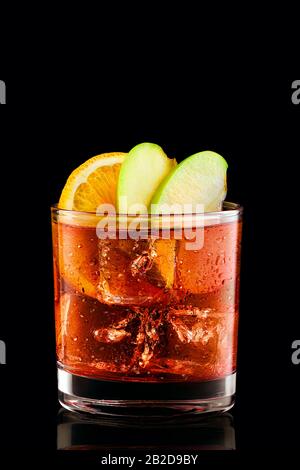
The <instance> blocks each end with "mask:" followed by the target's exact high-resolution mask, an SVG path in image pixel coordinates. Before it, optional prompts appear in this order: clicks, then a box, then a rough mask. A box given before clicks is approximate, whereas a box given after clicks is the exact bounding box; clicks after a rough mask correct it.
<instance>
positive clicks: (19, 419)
mask: <svg viewBox="0 0 300 470" xmlns="http://www.w3.org/2000/svg"><path fill="white" fill-rule="evenodd" d="M2 72H3V71H2V70H1V73H2ZM124 75H125V76H126V79H125V78H124ZM189 76H190V75H189ZM189 76H188V77H187V76H186V77H185V80H184V81H183V80H181V78H180V77H177V79H175V78H174V74H173V73H169V72H168V71H167V70H160V73H159V74H153V76H152V75H147V76H145V74H143V75H141V76H139V75H138V76H137V75H135V76H134V77H131V76H130V75H128V73H127V74H126V71H124V70H123V71H118V73H113V72H111V75H108V76H106V78H105V79H103V77H102V75H101V74H100V72H99V74H97V73H95V70H92V71H90V73H89V74H87V75H86V76H85V77H84V78H83V79H82V78H80V79H79V78H78V76H71V75H70V76H67V75H64V76H62V75H61V76H57V77H56V80H53V77H52V76H49V77H47V76H46V74H43V75H42V76H39V75H34V76H29V75H27V76H26V77H25V76H22V79H20V80H18V79H16V77H14V79H13V78H12V77H9V76H5V75H2V76H0V79H2V80H5V81H6V84H7V105H6V106H1V108H0V126H1V127H0V135H1V137H0V155H1V184H2V191H1V195H2V207H1V214H2V216H1V217H2V218H1V222H2V230H1V233H2V242H1V247H2V253H1V255H2V263H1V266H2V269H3V271H2V275H3V277H2V293H1V294H2V300H3V304H2V308H1V317H0V339H2V340H5V342H6V344H7V365H5V366H2V365H1V366H0V379H1V390H0V393H1V401H0V413H1V434H2V437H1V441H0V448H1V447H2V448H3V449H5V448H6V449H9V448H16V449H19V450H20V451H22V452H27V453H28V452H29V451H30V452H32V454H31V457H32V456H33V455H34V453H35V455H37V454H38V453H39V451H40V450H41V449H44V452H46V451H47V452H49V453H52V455H55V449H56V423H57V412H58V409H59V406H58V403H57V394H56V368H55V345H54V344H55V343H54V319H53V304H52V296H53V291H52V259H51V233H50V212H49V207H50V205H51V204H52V203H54V202H56V201H57V200H58V198H59V194H60V191H61V189H62V187H63V185H64V182H65V180H66V178H67V176H68V175H69V173H70V172H71V171H72V170H73V169H74V168H75V167H76V166H77V165H78V164H80V163H82V162H83V161H84V160H86V159H87V158H89V157H90V156H93V155H96V154H98V153H101V152H107V151H128V150H129V149H130V148H131V147H132V146H134V145H135V144H137V143H139V142H143V141H150V142H155V143H158V144H160V145H161V146H162V147H163V148H164V149H165V151H166V153H168V154H169V155H171V156H174V157H176V158H177V159H178V160H180V159H182V158H185V157H186V156H189V155H190V154H192V153H195V152H197V151H200V150H204V149H211V150H215V151H217V152H219V153H221V154H222V155H224V157H225V158H226V159H227V161H228V164H229V174H228V178H229V181H228V187H229V190H228V197H227V199H228V200H230V201H234V202H240V203H241V204H242V205H243V206H244V207H245V218H244V233H243V256H242V276H241V316H240V330H239V359H238V362H239V364H238V383H237V402H236V405H235V407H234V409H233V410H232V411H231V414H232V415H233V417H234V423H235V434H236V442H237V449H238V450H239V452H238V453H239V454H240V455H243V453H245V455H249V454H250V455H253V454H252V452H254V453H255V452H256V451H257V452H258V451H259V450H261V451H264V452H265V454H266V455H268V456H271V455H274V453H275V452H278V450H282V452H286V455H287V456H288V455H290V452H291V451H292V450H296V448H297V447H296V446H297V445H298V443H299V419H300V401H299V373H300V365H299V366H296V365H293V364H292V362H291V354H292V349H291V344H292V342H293V341H294V340H295V339H299V336H300V330H299V306H298V282H299V281H298V278H299V273H298V263H299V253H298V251H299V250H298V246H299V236H298V234H299V229H298V209H299V202H298V200H299V173H298V169H297V160H298V158H299V152H300V141H299V129H300V126H299V124H300V105H299V106H295V105H293V104H292V101H291V94H292V90H291V84H292V81H293V80H288V79H277V78H272V77H271V76H255V77H252V78H250V77H249V76H248V77H249V78H245V76H243V75H240V76H239V75H238V74H235V75H233V76H232V77H229V76H228V75H226V76H225V75H224V76H223V77H222V76H219V78H218V80H214V79H213V78H212V77H209V76H208V77H206V78H202V77H201V76H200V77H198V76H197V77H194V79H193V80H192V79H190V78H189ZM145 77H146V79H145ZM294 78H297V77H294ZM120 439H122V437H121V438H120ZM116 445H118V443H117V442H116ZM23 455H25V454H23ZM26 455H27V454H26ZM44 455H46V454H45V453H44ZM11 458H15V455H14V454H11Z"/></svg>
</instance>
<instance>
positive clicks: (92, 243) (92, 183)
mask: <svg viewBox="0 0 300 470" xmlns="http://www.w3.org/2000/svg"><path fill="white" fill-rule="evenodd" d="M125 156H126V154H125V153H121V152H113V153H104V154H102V155H97V156H96V157H93V158H90V159H89V160H87V161H86V162H85V163H83V164H82V165H80V166H79V167H78V168H76V170H74V171H73V173H71V175H70V176H69V178H68V180H67V182H66V184H65V187H64V189H63V191H62V194H61V197H60V200H59V204H58V207H59V208H60V209H64V210H74V211H84V212H96V210H97V208H98V207H99V205H100V204H112V205H115V202H116V186H117V182H118V176H119V171H120V167H121V164H122V163H123V161H124V158H125ZM84 217H85V216H84V214H78V216H77V217H76V216H75V215H74V214H70V215H67V216H64V217H61V218H60V221H62V222H64V223H60V224H59V226H58V237H57V245H58V246H57V249H58V263H59V271H60V275H61V277H62V279H64V281H66V282H67V283H68V285H70V286H72V287H73V288H74V289H76V291H78V293H81V294H83V295H88V296H90V297H94V298H96V294H97V292H96V287H97V284H98V277H99V271H98V269H99V268H98V243H97V234H96V224H97V221H98V219H97V217H95V221H93V220H92V215H91V216H89V217H88V218H87V220H85V218H84Z"/></svg>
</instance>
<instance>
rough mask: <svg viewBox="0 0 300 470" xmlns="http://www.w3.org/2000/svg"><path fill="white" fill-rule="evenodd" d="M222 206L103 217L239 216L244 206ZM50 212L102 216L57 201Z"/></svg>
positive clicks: (233, 203)
mask: <svg viewBox="0 0 300 470" xmlns="http://www.w3.org/2000/svg"><path fill="white" fill-rule="evenodd" d="M223 207H224V208H225V210H224V209H223V210H221V211H212V212H181V213H163V214H126V213H119V212H115V213H113V214H109V213H108V214H106V215H105V217H118V218H119V217H120V218H122V217H126V218H137V217H139V218H143V219H150V218H164V217H191V216H193V217H197V216H199V217H205V218H206V217H207V218H210V217H213V218H215V217H225V218H226V217H234V216H240V215H242V214H243V212H244V208H243V206H242V205H241V204H238V203H235V202H230V201H224V202H223ZM50 209H51V212H58V213H59V212H61V213H65V214H70V215H71V214H73V215H78V216H80V215H83V216H85V217H88V216H90V217H95V216H96V217H103V215H102V214H97V212H95V211H78V210H73V209H62V208H60V207H59V206H58V203H56V204H52V205H51V207H50Z"/></svg>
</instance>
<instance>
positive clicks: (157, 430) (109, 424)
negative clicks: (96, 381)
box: [57, 409, 236, 453]
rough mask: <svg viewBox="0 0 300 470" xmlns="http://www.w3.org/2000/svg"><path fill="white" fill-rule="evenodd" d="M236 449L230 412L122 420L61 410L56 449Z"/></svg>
mask: <svg viewBox="0 0 300 470" xmlns="http://www.w3.org/2000/svg"><path fill="white" fill-rule="evenodd" d="M235 448H236V440H235V429H234V422H233V417H232V415H231V414H230V413H225V414H217V415H214V416H209V417H201V418H199V417H194V416H192V415H186V416H184V417H181V418H160V419H145V418H139V417H137V418H134V420H133V419H132V418H131V419H129V418H127V419H126V418H124V417H110V416H99V417H94V416H89V415H85V414H81V413H74V412H69V411H66V410H63V409H61V410H60V411H59V414H58V424H57V449H59V450H98V451H100V452H101V451H105V452H109V451H110V450H111V451H114V452H117V451H122V450H126V451H127V452H147V451H154V450H155V452H162V453H163V452H166V451H168V452H172V451H173V452H177V453H184V452H190V451H198V450H233V449H235Z"/></svg>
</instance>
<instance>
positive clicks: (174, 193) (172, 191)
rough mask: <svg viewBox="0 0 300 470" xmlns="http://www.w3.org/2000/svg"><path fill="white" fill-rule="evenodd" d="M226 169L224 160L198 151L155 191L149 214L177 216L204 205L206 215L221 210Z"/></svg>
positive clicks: (215, 154)
mask: <svg viewBox="0 0 300 470" xmlns="http://www.w3.org/2000/svg"><path fill="white" fill-rule="evenodd" d="M125 161H126V160H125ZM123 165H124V163H123ZM227 167H228V165H227V162H226V160H225V159H224V158H223V157H221V155H219V154H217V153H215V152H210V151H205V152H199V153H196V154H195V155H192V156H191V157H189V158H186V159H185V160H184V161H182V162H181V163H180V164H179V165H177V166H176V168H174V169H173V171H172V172H171V173H170V174H169V176H168V177H167V178H166V179H165V180H164V181H163V182H162V183H161V185H160V186H159V188H158V189H157V191H156V193H155V194H154V196H153V198H152V200H151V213H153V214H166V213H168V212H169V213H180V212H185V211H186V208H187V207H189V209H188V211H190V210H192V212H195V211H197V205H198V204H203V210H204V211H205V212H213V211H218V210H221V209H222V203H223V201H224V199H225V196H226V191H227V185H226V171H227ZM184 205H186V208H185V207H184ZM170 206H172V207H171V208H170ZM198 207H199V206H198Z"/></svg>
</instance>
